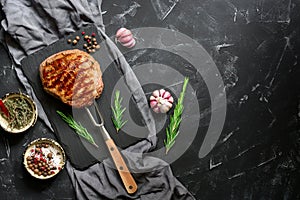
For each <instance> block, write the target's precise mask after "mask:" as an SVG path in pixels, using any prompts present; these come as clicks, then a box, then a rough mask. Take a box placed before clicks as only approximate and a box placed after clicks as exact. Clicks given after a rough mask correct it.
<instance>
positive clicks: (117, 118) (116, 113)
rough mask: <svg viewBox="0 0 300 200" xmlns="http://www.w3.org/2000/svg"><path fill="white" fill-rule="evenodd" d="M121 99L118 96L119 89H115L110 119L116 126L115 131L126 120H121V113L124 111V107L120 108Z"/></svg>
mask: <svg viewBox="0 0 300 200" xmlns="http://www.w3.org/2000/svg"><path fill="white" fill-rule="evenodd" d="M122 100H123V98H122V97H120V91H119V90H116V92H115V99H114V106H112V107H111V109H112V111H113V116H112V121H113V123H114V125H115V127H116V130H117V132H119V130H120V129H121V128H122V127H123V126H124V125H125V124H126V122H127V120H126V121H124V120H123V113H124V112H125V110H126V108H122V105H121V103H122Z"/></svg>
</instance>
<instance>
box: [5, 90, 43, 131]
mask: <svg viewBox="0 0 300 200" xmlns="http://www.w3.org/2000/svg"><path fill="white" fill-rule="evenodd" d="M37 116H38V111H37V107H36V104H35V103H34V101H33V100H32V99H31V98H30V97H29V96H28V95H26V94H23V93H21V92H20V93H8V94H6V95H5V96H4V97H3V98H2V99H0V125H1V127H2V128H3V129H4V130H5V131H7V132H9V133H22V132H24V131H26V130H28V129H29V128H30V127H32V126H34V124H35V122H36V120H37Z"/></svg>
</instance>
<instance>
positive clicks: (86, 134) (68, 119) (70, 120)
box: [56, 110, 98, 148]
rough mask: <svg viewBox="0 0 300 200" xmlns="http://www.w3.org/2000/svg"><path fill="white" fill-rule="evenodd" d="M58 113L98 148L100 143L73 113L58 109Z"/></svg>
mask: <svg viewBox="0 0 300 200" xmlns="http://www.w3.org/2000/svg"><path fill="white" fill-rule="evenodd" d="M56 112H57V114H59V115H60V116H61V118H62V119H63V120H64V121H65V122H66V123H67V124H68V125H69V126H70V127H71V128H72V129H74V130H75V132H76V133H77V134H78V135H80V136H81V137H83V138H84V139H86V140H87V141H88V142H90V143H91V144H93V145H94V146H96V147H97V148H98V145H97V144H96V143H95V141H94V138H93V137H92V135H91V134H90V133H89V132H88V131H87V130H86V128H84V127H83V126H82V125H81V124H80V123H77V122H76V121H75V120H74V118H73V117H72V116H71V115H65V114H64V113H62V112H61V111H58V110H57V111H56Z"/></svg>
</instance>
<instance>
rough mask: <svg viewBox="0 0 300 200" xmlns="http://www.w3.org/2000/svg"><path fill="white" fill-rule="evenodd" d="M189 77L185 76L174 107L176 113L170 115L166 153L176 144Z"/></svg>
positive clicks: (165, 141)
mask: <svg viewBox="0 0 300 200" xmlns="http://www.w3.org/2000/svg"><path fill="white" fill-rule="evenodd" d="M188 81H189V78H188V77H185V79H184V82H183V86H182V91H181V93H180V96H179V98H178V102H177V104H176V106H175V108H174V113H173V115H172V116H171V117H170V123H169V125H168V127H167V128H166V135H167V138H166V139H165V140H164V144H165V147H166V154H167V153H168V152H169V150H170V149H171V148H172V146H173V145H174V144H175V139H176V137H177V136H178V134H179V126H180V123H181V120H182V118H181V115H182V112H183V109H184V106H183V100H184V96H185V91H186V87H187V84H188Z"/></svg>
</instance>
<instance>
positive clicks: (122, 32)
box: [116, 28, 136, 48]
mask: <svg viewBox="0 0 300 200" xmlns="http://www.w3.org/2000/svg"><path fill="white" fill-rule="evenodd" d="M116 41H117V42H120V44H121V45H122V46H124V47H127V48H132V47H134V46H135V44H136V41H135V39H134V37H133V35H132V32H131V31H130V30H128V29H127V28H120V29H119V30H118V31H117V33H116Z"/></svg>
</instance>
